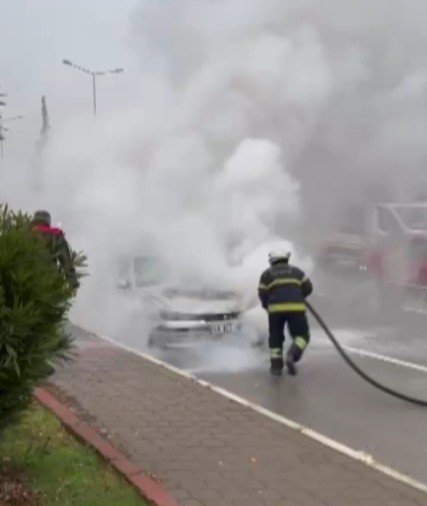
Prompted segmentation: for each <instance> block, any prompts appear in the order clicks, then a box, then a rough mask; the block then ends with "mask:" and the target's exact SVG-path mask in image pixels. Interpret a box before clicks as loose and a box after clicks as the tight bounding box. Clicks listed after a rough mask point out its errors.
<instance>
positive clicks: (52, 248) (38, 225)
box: [32, 211, 79, 290]
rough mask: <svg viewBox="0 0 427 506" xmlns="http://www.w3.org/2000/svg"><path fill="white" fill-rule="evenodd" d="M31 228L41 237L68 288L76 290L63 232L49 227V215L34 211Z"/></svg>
mask: <svg viewBox="0 0 427 506" xmlns="http://www.w3.org/2000/svg"><path fill="white" fill-rule="evenodd" d="M32 227H33V230H35V231H36V232H38V233H40V234H41V235H42V236H43V238H44V240H45V242H46V246H47V248H48V250H49V253H50V255H51V257H52V260H53V261H54V263H55V265H56V266H57V267H58V269H60V271H61V272H62V273H63V275H64V276H65V278H66V279H67V281H68V282H69V284H70V286H71V287H72V288H73V289H75V290H77V288H78V287H79V282H78V279H77V274H76V271H75V269H74V265H73V258H72V254H71V249H70V246H69V244H68V242H67V240H66V239H65V235H64V233H63V231H62V230H61V229H60V228H55V227H52V226H51V218H50V214H49V213H48V212H47V211H36V213H35V214H34V218H33V220H32Z"/></svg>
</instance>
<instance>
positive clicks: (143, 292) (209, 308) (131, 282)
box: [116, 255, 242, 347]
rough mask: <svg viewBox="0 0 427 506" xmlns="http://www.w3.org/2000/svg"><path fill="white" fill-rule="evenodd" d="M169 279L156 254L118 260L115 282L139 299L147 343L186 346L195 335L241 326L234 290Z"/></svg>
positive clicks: (217, 333)
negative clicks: (147, 323)
mask: <svg viewBox="0 0 427 506" xmlns="http://www.w3.org/2000/svg"><path fill="white" fill-rule="evenodd" d="M172 279H173V278H172V277H171V275H170V271H169V269H168V266H167V265H166V264H165V263H164V262H163V261H162V260H161V259H160V258H159V257H157V256H154V255H147V256H136V257H132V258H125V259H122V260H121V263H120V268H119V276H118V279H117V282H116V285H117V287H118V288H120V289H122V290H123V291H124V292H126V293H127V294H129V295H130V296H132V297H134V298H135V299H137V300H138V302H139V310H140V312H141V315H142V317H143V318H144V319H146V320H149V321H150V327H151V333H150V336H149V342H148V344H149V346H156V347H181V346H188V344H189V343H191V342H193V341H194V339H195V338H197V337H203V338H209V339H218V338H221V337H223V336H224V335H230V334H233V333H235V332H236V331H238V330H239V329H240V327H241V319H240V317H241V313H242V307H241V306H242V305H241V301H240V298H239V296H238V295H237V294H236V293H235V292H233V291H230V290H226V289H221V288H218V289H212V288H206V287H194V286H193V287H191V288H188V287H182V286H180V285H179V284H178V285H177V284H176V283H174V282H173V281H172Z"/></svg>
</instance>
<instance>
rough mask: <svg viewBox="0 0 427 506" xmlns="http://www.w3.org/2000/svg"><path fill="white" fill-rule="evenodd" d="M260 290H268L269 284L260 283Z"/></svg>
mask: <svg viewBox="0 0 427 506" xmlns="http://www.w3.org/2000/svg"><path fill="white" fill-rule="evenodd" d="M258 290H268V286H267V285H264V284H263V283H260V284H259V285H258Z"/></svg>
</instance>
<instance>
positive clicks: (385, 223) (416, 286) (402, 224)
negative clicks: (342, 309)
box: [318, 203, 427, 312]
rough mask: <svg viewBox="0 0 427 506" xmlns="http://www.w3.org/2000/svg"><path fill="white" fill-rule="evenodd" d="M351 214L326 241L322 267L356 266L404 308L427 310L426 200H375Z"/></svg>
mask: <svg viewBox="0 0 427 506" xmlns="http://www.w3.org/2000/svg"><path fill="white" fill-rule="evenodd" d="M349 218H350V219H349V220H348V223H347V224H345V225H344V226H343V227H342V229H341V231H340V232H338V233H336V234H333V235H332V236H331V237H329V238H328V239H327V240H326V241H324V242H323V243H322V245H321V249H320V255H319V258H318V260H319V267H320V269H321V271H323V272H324V273H325V272H326V273H329V274H333V275H335V274H337V273H341V274H343V273H350V272H352V273H354V272H356V271H357V272H358V273H359V274H363V276H364V277H365V279H367V280H369V282H370V285H371V286H372V285H373V283H372V282H374V284H375V286H376V288H377V289H378V290H377V292H378V293H382V294H387V296H388V297H390V296H393V300H394V301H396V300H397V299H398V300H399V301H400V303H401V304H402V305H403V306H405V309H410V310H416V311H420V310H421V311H422V312H427V204H424V203H408V204H403V203H385V204H375V205H373V206H369V207H367V208H364V209H359V210H358V211H355V212H353V214H352V215H351V216H350V217H349ZM378 293H377V295H378Z"/></svg>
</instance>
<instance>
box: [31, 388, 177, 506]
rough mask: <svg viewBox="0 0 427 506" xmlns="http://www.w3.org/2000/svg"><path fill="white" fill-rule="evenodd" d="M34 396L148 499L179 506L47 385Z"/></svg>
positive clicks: (160, 505) (156, 504) (160, 504)
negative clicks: (60, 399) (47, 387)
mask: <svg viewBox="0 0 427 506" xmlns="http://www.w3.org/2000/svg"><path fill="white" fill-rule="evenodd" d="M34 397H35V398H36V400H37V402H39V403H40V404H41V405H42V406H43V407H45V408H46V409H48V410H49V411H51V412H52V413H53V414H54V415H55V416H56V417H57V418H59V420H60V421H61V423H62V424H63V425H64V426H65V428H66V429H67V430H69V431H70V432H71V433H72V434H73V435H74V436H75V437H76V438H78V439H80V440H81V441H83V442H84V443H86V444H87V445H89V446H90V447H91V448H93V449H94V450H95V451H96V452H97V453H98V455H100V456H101V457H102V458H103V459H104V460H105V461H106V462H107V463H108V464H109V465H111V466H112V467H113V468H114V469H115V471H116V472H117V473H118V474H120V475H121V476H123V478H125V479H126V481H128V482H129V483H130V484H131V485H132V486H133V487H134V488H135V489H136V490H137V491H138V493H139V494H140V495H141V496H142V497H143V498H144V499H145V500H146V501H148V502H150V503H151V504H152V505H154V506H179V505H178V503H177V502H176V501H175V499H173V498H172V497H171V496H170V495H169V494H168V493H167V492H165V491H164V490H163V488H162V487H161V486H160V485H159V484H158V483H156V482H155V481H154V480H153V479H152V478H150V477H149V476H148V475H147V474H146V473H145V472H144V471H143V470H142V469H140V468H139V467H138V466H137V465H135V464H134V463H133V462H131V461H130V460H129V459H128V458H127V457H125V455H123V454H122V453H121V452H120V451H118V450H117V449H116V448H115V447H114V446H113V445H112V444H111V443H109V442H107V441H105V440H104V439H103V438H102V437H101V436H100V435H99V434H98V433H97V432H96V431H95V430H94V429H92V428H91V427H89V425H88V424H86V423H85V422H83V421H82V420H80V419H79V418H78V416H77V415H76V414H75V413H74V412H73V411H72V410H71V409H70V408H68V407H67V406H66V405H65V404H63V403H62V402H60V401H59V400H58V399H57V398H56V397H55V396H54V395H53V394H52V393H50V392H48V391H47V390H46V389H44V388H36V389H35V392H34Z"/></svg>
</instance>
